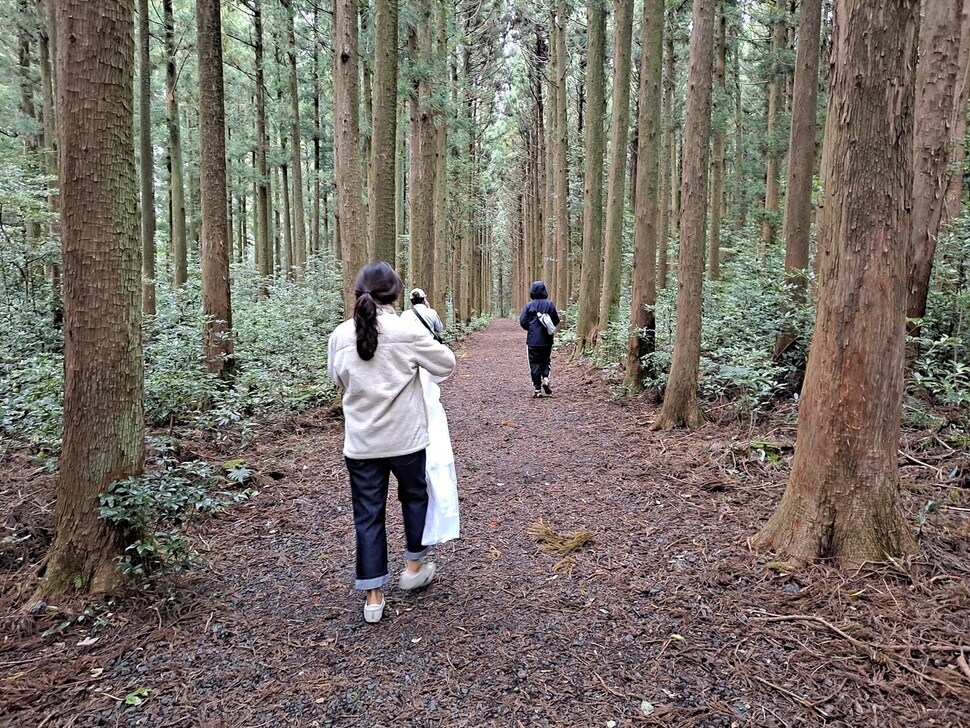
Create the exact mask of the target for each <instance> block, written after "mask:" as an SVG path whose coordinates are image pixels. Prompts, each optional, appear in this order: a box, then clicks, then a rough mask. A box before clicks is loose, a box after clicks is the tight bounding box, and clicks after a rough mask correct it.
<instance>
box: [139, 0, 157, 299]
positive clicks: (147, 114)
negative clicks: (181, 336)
mask: <svg viewBox="0 0 970 728" xmlns="http://www.w3.org/2000/svg"><path fill="white" fill-rule="evenodd" d="M150 49H151V35H150V33H149V32H148V0H138V135H139V157H140V160H139V161H140V163H141V167H140V171H141V258H142V260H141V281H142V283H141V285H142V292H141V301H142V311H144V313H145V315H146V316H154V315H155V152H154V150H153V148H152V62H151V55H150V53H149V51H150Z"/></svg>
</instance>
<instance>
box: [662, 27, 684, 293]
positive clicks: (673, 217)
mask: <svg viewBox="0 0 970 728" xmlns="http://www.w3.org/2000/svg"><path fill="white" fill-rule="evenodd" d="M676 61H677V58H676V54H675V51H674V33H673V30H672V29H671V30H667V31H666V32H665V33H664V101H663V103H664V106H663V118H664V121H663V123H664V160H663V166H664V170H663V186H662V187H661V189H662V191H663V194H664V199H665V202H664V204H663V207H662V208H661V210H660V214H661V220H660V229H661V231H662V233H661V235H662V237H661V238H660V241H659V244H658V249H657V287H658V288H666V287H667V251H668V250H669V248H670V239H671V237H672V236H671V234H670V233H671V230H670V228H671V227H674V228H676V226H677V219H678V218H677V215H678V214H679V213H678V205H677V202H676V200H677V194H678V189H679V186H678V182H679V179H678V177H677V131H676V124H675V122H674V118H673V98H674V83H675V81H676V79H675V78H674V74H675V72H676Z"/></svg>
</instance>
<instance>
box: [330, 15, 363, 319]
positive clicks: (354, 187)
mask: <svg viewBox="0 0 970 728" xmlns="http://www.w3.org/2000/svg"><path fill="white" fill-rule="evenodd" d="M333 36H334V49H333V65H334V69H333V81H334V82H333V96H334V147H335V153H336V158H335V160H334V174H335V177H336V181H337V219H338V221H339V226H338V230H339V231H340V252H341V257H342V263H343V299H344V315H345V316H346V317H348V318H349V317H350V316H351V315H352V314H353V310H354V303H355V302H356V300H357V297H356V296H355V295H354V279H355V278H356V277H357V271H358V269H360V267H361V266H362V265H363V263H364V258H365V250H364V246H363V243H362V235H363V232H364V231H363V227H362V218H363V204H362V202H361V190H362V187H361V171H360V154H359V152H358V149H357V144H358V141H359V136H360V134H359V131H360V122H359V115H360V83H359V81H358V73H359V63H360V58H359V56H358V49H357V46H358V42H357V40H358V39H357V37H358V29H357V2H356V0H337V1H336V2H335V3H334V21H333Z"/></svg>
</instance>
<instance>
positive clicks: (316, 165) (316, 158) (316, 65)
mask: <svg viewBox="0 0 970 728" xmlns="http://www.w3.org/2000/svg"><path fill="white" fill-rule="evenodd" d="M318 10H319V9H318V8H317V7H316V6H315V7H314V9H313V40H314V43H313V46H314V47H313V212H312V217H313V223H312V225H313V228H312V229H311V231H310V255H311V256H313V257H314V258H317V259H318V258H319V257H320V255H321V253H322V252H323V247H322V246H321V245H320V173H321V167H322V157H321V154H322V149H321V146H320V137H321V135H322V134H323V126H322V124H321V117H320V26H319V17H318Z"/></svg>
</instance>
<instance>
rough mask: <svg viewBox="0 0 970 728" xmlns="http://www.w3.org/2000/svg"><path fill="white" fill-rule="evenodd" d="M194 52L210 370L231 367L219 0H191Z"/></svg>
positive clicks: (227, 373)
mask: <svg viewBox="0 0 970 728" xmlns="http://www.w3.org/2000/svg"><path fill="white" fill-rule="evenodd" d="M195 8H196V17H197V19H198V43H197V45H198V53H199V167H200V174H201V179H200V180H199V197H200V203H201V226H200V227H201V229H202V230H201V243H202V253H201V257H202V313H203V315H204V316H205V332H204V335H203V356H204V358H205V368H206V371H208V372H209V373H210V374H215V375H217V376H219V377H222V378H225V377H228V376H230V375H231V374H232V372H233V370H234V368H235V367H234V363H233V356H232V349H233V346H232V306H231V303H230V298H229V251H230V247H229V245H228V237H229V221H228V218H227V216H228V210H229V205H228V201H227V199H226V108H225V93H224V91H223V79H222V14H221V3H220V0H196V3H195Z"/></svg>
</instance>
